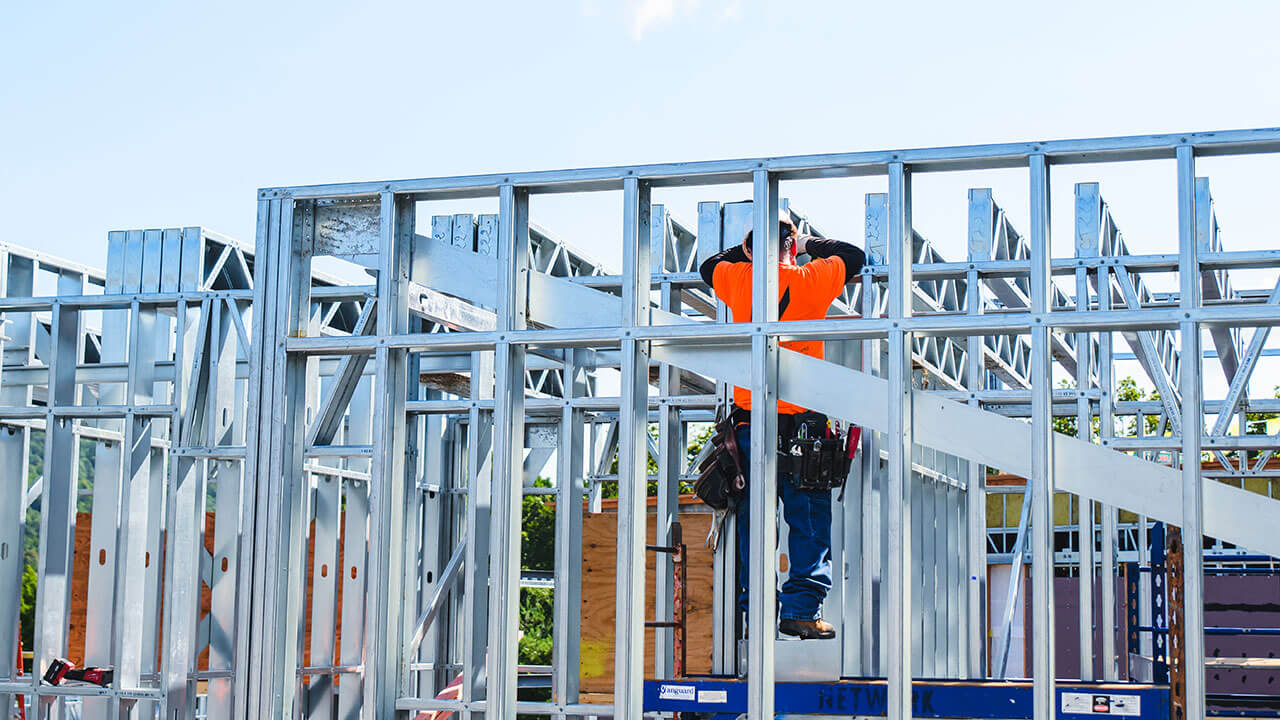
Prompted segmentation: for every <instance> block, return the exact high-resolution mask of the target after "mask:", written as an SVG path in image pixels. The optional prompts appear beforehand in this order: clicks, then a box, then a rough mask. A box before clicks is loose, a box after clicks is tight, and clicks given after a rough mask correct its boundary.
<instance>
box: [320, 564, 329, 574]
mask: <svg viewBox="0 0 1280 720" xmlns="http://www.w3.org/2000/svg"><path fill="white" fill-rule="evenodd" d="M320 577H322V578H327V577H329V563H320Z"/></svg>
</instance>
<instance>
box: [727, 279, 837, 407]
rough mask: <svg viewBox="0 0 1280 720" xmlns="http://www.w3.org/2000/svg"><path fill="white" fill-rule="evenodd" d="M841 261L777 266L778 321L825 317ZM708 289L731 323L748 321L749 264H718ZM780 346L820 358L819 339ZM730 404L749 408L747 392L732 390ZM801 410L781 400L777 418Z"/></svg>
mask: <svg viewBox="0 0 1280 720" xmlns="http://www.w3.org/2000/svg"><path fill="white" fill-rule="evenodd" d="M844 282H845V267H844V260H843V259H841V258H840V257H837V256H831V257H825V258H818V259H815V260H811V261H810V262H808V263H806V264H804V265H784V264H782V263H779V264H778V319H779V320H821V319H822V318H824V317H826V316H827V309H828V308H830V307H831V303H832V301H834V300H835V299H836V298H838V297H840V292H841V291H842V290H844ZM711 288H712V290H714V291H715V293H716V297H718V298H720V300H721V301H722V302H724V304H725V305H728V306H729V310H730V312H731V313H732V314H733V318H732V321H733V322H750V321H751V263H749V262H736V263H734V262H722V263H720V264H718V265H716V268H715V273H714V275H713V276H712V283H711ZM781 347H784V348H786V349H788V350H795V351H796V352H798V353H803V354H805V355H808V356H810V357H815V358H818V359H819V360H821V359H822V347H823V344H822V341H821V340H791V341H787V342H783V343H781ZM733 402H734V404H735V405H737V406H738V407H740V408H743V409H748V410H749V409H750V408H751V391H750V390H748V389H746V388H741V387H734V389H733ZM804 411H805V408H802V407H800V406H799V405H796V404H794V403H789V402H786V401H785V400H779V401H778V413H779V414H780V415H794V414H796V413H801V412H804Z"/></svg>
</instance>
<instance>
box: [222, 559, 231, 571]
mask: <svg viewBox="0 0 1280 720" xmlns="http://www.w3.org/2000/svg"><path fill="white" fill-rule="evenodd" d="M228 565H230V563H228V562H227V559H226V558H225V557H224V558H222V572H226V571H227V566H228Z"/></svg>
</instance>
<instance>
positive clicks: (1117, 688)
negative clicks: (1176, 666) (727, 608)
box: [644, 678, 1169, 720]
mask: <svg viewBox="0 0 1280 720" xmlns="http://www.w3.org/2000/svg"><path fill="white" fill-rule="evenodd" d="M774 693H775V694H774V703H775V710H776V711H777V712H778V713H779V714H782V713H793V714H797V715H806V714H810V715H824V714H825V715H870V716H883V715H885V706H886V703H887V699H888V692H887V687H886V684H885V681H884V680H876V679H857V680H854V679H850V680H841V681H839V682H834V683H808V682H803V683H802V682H780V683H777V684H776V685H775V688H774ZM911 695H912V706H913V712H912V715H913V716H914V717H921V718H950V717H965V718H992V719H993V720H994V719H995V718H1008V719H1009V720H1020V719H1021V718H1028V719H1029V718H1031V683H1029V682H999V681H968V680H918V681H916V682H915V683H913V688H912V693H911ZM1056 707H1057V708H1058V717H1059V718H1062V719H1063V720H1076V719H1083V718H1099V717H1115V716H1116V715H1124V716H1125V717H1131V718H1139V720H1169V688H1168V686H1165V685H1145V684H1130V683H1061V682H1060V683H1059V684H1058V686H1057V703H1056ZM644 709H645V710H646V711H660V712H698V713H715V714H716V716H717V717H719V716H725V717H735V716H736V715H737V714H739V713H744V712H746V711H747V683H746V681H744V680H727V679H723V678H716V679H704V678H689V679H683V680H647V681H645V687H644Z"/></svg>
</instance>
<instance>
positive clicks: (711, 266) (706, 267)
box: [698, 245, 751, 286]
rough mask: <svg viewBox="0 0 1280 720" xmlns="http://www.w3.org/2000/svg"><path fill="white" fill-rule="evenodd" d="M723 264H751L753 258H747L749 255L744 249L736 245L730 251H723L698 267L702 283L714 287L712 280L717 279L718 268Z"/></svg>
mask: <svg viewBox="0 0 1280 720" xmlns="http://www.w3.org/2000/svg"><path fill="white" fill-rule="evenodd" d="M722 262H727V263H739V262H751V258H749V257H747V253H746V251H745V250H743V249H742V246H741V245H734V246H733V247H731V248H729V249H728V250H721V251H720V252H718V253H716V254H715V255H712V256H711V257H709V258H707V259H706V260H704V261H703V263H702V265H700V266H699V267H698V273H699V274H701V275H702V281H703V282H705V283H706V284H707V285H708V286H713V285H714V283H713V282H712V280H713V279H714V278H715V274H716V266H717V265H719V264H720V263H722Z"/></svg>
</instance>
